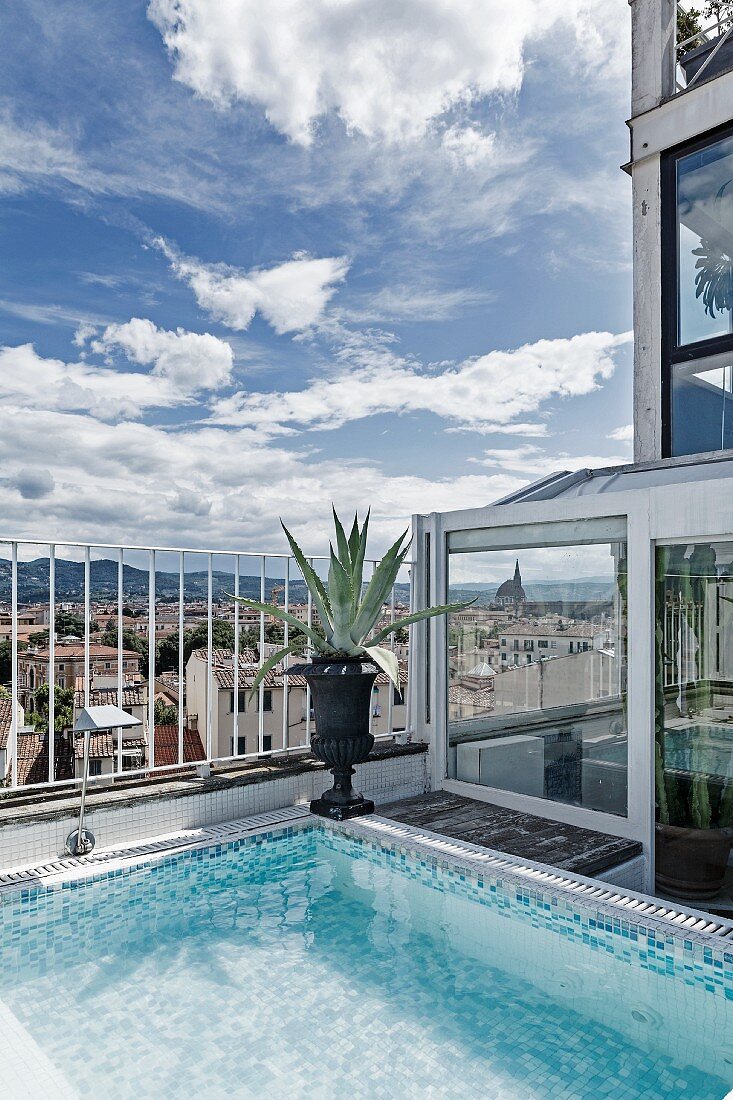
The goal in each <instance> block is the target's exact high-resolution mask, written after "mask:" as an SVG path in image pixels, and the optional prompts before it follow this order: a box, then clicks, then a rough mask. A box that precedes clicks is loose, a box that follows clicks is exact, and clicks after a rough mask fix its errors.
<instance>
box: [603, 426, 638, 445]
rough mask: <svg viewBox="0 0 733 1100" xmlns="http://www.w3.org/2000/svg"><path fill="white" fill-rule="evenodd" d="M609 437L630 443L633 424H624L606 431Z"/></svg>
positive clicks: (632, 434) (632, 436)
mask: <svg viewBox="0 0 733 1100" xmlns="http://www.w3.org/2000/svg"><path fill="white" fill-rule="evenodd" d="M608 438H609V439H616V440H618V442H619V443H631V442H632V441H633V438H634V425H633V424H624V425H622V427H620V428H614V430H613V431H612V432H609V433H608Z"/></svg>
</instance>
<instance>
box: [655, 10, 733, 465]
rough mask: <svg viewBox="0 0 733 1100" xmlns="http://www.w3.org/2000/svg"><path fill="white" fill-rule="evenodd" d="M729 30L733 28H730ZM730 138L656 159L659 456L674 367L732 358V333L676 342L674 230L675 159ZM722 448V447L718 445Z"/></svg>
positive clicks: (678, 148)
mask: <svg viewBox="0 0 733 1100" xmlns="http://www.w3.org/2000/svg"><path fill="white" fill-rule="evenodd" d="M732 29H733V28H732ZM727 137H733V122H728V123H726V124H725V125H724V126H718V127H716V128H715V129H713V130H709V131H708V132H707V133H706V134H704V135H703V136H701V137H696V138H694V139H692V140H690V141H685V142H682V143H681V144H679V145H675V146H674V147H673V148H671V149H668V150H666V151H665V152H664V153H663V154H662V156H661V161H660V173H661V175H660V189H661V196H660V198H661V276H662V287H661V310H662V346H661V352H662V356H661V359H662V361H661V372H662V374H661V395H662V455H663V457H665V458H669V457H675V456H673V455H672V427H673V425H672V381H673V374H674V370H675V367H678V366H680V365H683V364H689V365H690V367H692V366H693V365H696V364H701V363H702V361H703V360H705V359H708V358H710V357H712V356H715V355H721V354H723V355H727V356H728V357H729V359H728V361H729V362H730V361H731V360H733V333H724V334H722V335H720V336H714V337H711V338H709V339H706V340H698V341H695V342H694V343H688V344H680V343H679V342H678V337H679V292H678V270H679V240H678V233H677V176H676V166H677V162H678V161H679V160H680V159H681V158H682V157H686V156H688V155H690V154H691V153H695V152H699V151H701V150H703V149H706V148H708V147H709V146H711V145H715V143H716V142H718V141H721V140H724V139H725V138H727ZM721 451H722V448H721Z"/></svg>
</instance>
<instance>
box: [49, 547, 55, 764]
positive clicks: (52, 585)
mask: <svg viewBox="0 0 733 1100" xmlns="http://www.w3.org/2000/svg"><path fill="white" fill-rule="evenodd" d="M55 631H56V547H55V546H54V545H53V543H51V545H50V546H49V548H48V781H49V783H53V780H54V776H55V774H56V635H55Z"/></svg>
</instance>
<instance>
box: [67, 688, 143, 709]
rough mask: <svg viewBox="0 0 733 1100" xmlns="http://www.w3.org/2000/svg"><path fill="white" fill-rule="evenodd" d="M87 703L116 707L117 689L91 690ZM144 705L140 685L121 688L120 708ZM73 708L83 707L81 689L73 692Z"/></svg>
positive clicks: (82, 692)
mask: <svg viewBox="0 0 733 1100" xmlns="http://www.w3.org/2000/svg"><path fill="white" fill-rule="evenodd" d="M89 703H90V705H91V706H95V707H102V706H116V705H117V688H92V690H91V691H90V692H89ZM144 704H145V700H144V698H143V689H142V686H141V685H140V684H135V685H134V686H133V687H123V688H122V707H123V709H124V708H126V707H142V706H144ZM74 706H76V707H83V706H84V691H83V689H81V690H80V689H77V690H76V691H75V692H74Z"/></svg>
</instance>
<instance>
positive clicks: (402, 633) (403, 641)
mask: <svg viewBox="0 0 733 1100" xmlns="http://www.w3.org/2000/svg"><path fill="white" fill-rule="evenodd" d="M394 640H395V641H396V642H397V643H398V644H399V645H407V643H408V642H409V640H410V634H409V632H408V630H407V627H404V626H401V627H400V629H399V630H395V632H394Z"/></svg>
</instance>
